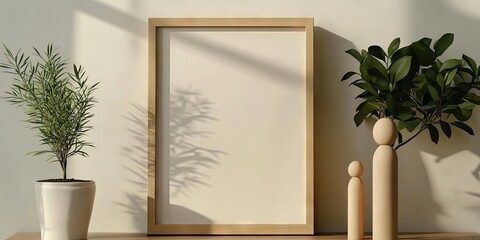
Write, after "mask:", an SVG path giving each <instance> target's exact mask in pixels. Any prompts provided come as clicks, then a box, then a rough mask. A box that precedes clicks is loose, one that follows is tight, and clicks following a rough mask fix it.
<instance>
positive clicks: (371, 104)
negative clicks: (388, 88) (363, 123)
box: [356, 100, 382, 114]
mask: <svg viewBox="0 0 480 240" xmlns="http://www.w3.org/2000/svg"><path fill="white" fill-rule="evenodd" d="M380 108H382V104H380V103H379V102H376V101H369V100H367V101H364V102H362V103H360V104H359V105H358V107H357V108H356V111H359V112H364V113H366V114H370V113H372V112H374V111H376V110H378V109H380Z"/></svg>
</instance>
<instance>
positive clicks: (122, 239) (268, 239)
mask: <svg viewBox="0 0 480 240" xmlns="http://www.w3.org/2000/svg"><path fill="white" fill-rule="evenodd" d="M88 239H102V240H108V239H113V240H155V239H166V240H277V239H279V240H330V239H331V240H339V239H347V236H346V235H342V234H334V235H319V236H147V235H146V234H140V233H92V234H89V236H88ZM365 239H372V238H371V237H370V236H366V238H365ZM399 239H412V240H413V239H420V240H434V239H437V240H439V239H454V240H477V239H478V240H480V234H478V233H409V234H401V235H400V237H399ZM8 240H40V234H39V233H17V234H15V235H13V236H11V237H10V238H8Z"/></svg>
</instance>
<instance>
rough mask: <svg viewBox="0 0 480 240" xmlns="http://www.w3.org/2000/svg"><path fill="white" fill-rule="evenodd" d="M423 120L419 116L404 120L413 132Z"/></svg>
mask: <svg viewBox="0 0 480 240" xmlns="http://www.w3.org/2000/svg"><path fill="white" fill-rule="evenodd" d="M421 122H422V120H420V119H419V118H413V119H410V120H408V121H404V124H405V128H406V129H407V130H408V131H409V132H412V131H413V130H415V128H417V126H418V125H419V124H420V123H421Z"/></svg>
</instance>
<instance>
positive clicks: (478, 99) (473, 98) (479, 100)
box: [464, 93, 480, 105]
mask: <svg viewBox="0 0 480 240" xmlns="http://www.w3.org/2000/svg"><path fill="white" fill-rule="evenodd" d="M464 98H465V100H467V101H469V102H471V103H474V104H477V105H480V96H478V95H477V94H475V93H467V94H466V95H465V97H464Z"/></svg>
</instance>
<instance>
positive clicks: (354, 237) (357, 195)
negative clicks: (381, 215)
mask: <svg viewBox="0 0 480 240" xmlns="http://www.w3.org/2000/svg"><path fill="white" fill-rule="evenodd" d="M348 174H350V176H351V177H352V178H351V179H350V182H348V240H363V191H364V186H363V182H362V179H361V178H360V177H361V176H362V174H363V165H362V163H360V162H359V161H353V162H351V163H350V165H349V166H348Z"/></svg>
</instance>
